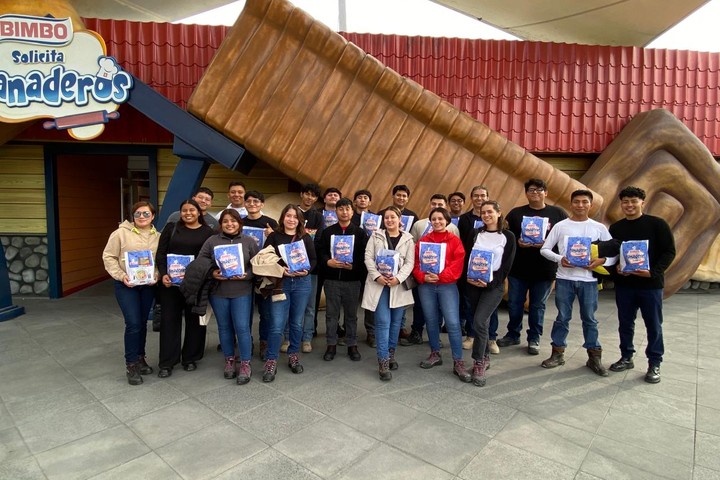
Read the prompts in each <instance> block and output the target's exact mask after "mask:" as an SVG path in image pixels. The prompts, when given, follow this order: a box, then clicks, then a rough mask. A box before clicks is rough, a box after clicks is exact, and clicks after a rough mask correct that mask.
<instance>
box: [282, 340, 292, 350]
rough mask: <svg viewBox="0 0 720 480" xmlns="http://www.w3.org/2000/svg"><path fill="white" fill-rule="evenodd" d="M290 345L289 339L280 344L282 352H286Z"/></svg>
mask: <svg viewBox="0 0 720 480" xmlns="http://www.w3.org/2000/svg"><path fill="white" fill-rule="evenodd" d="M289 346H290V342H288V341H287V340H285V341H283V342H282V345H280V351H281V352H282V353H286V352H287V349H288V347H289Z"/></svg>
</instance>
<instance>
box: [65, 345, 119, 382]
mask: <svg viewBox="0 0 720 480" xmlns="http://www.w3.org/2000/svg"><path fill="white" fill-rule="evenodd" d="M111 352H113V353H115V354H116V355H117V357H118V359H120V358H122V357H121V355H122V350H121V349H120V348H119V347H117V346H115V347H108V346H107V345H101V346H93V347H90V348H88V347H87V346H86V348H82V349H74V348H72V349H68V350H63V351H61V352H59V353H57V354H56V355H55V358H57V359H58V362H59V363H60V364H61V365H62V366H64V367H65V368H66V369H67V371H68V372H70V373H71V374H72V375H73V376H74V377H75V378H77V379H78V380H81V381H82V380H87V379H90V378H95V377H99V376H101V375H111V374H113V373H114V372H116V371H117V370H118V369H120V370H122V363H120V362H117V363H116V362H113V361H110V358H111V356H112V353H111Z"/></svg>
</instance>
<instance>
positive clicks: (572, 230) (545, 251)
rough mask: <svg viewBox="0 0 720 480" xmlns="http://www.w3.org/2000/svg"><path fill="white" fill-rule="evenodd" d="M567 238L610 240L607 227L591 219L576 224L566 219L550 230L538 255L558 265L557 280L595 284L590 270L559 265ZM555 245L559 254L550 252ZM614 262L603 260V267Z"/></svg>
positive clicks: (595, 280) (614, 258)
mask: <svg viewBox="0 0 720 480" xmlns="http://www.w3.org/2000/svg"><path fill="white" fill-rule="evenodd" d="M568 237H590V240H591V241H593V242H594V241H596V240H610V239H612V236H611V235H610V232H609V231H608V229H607V227H605V225H603V224H602V223H599V222H596V221H595V220H591V219H587V220H585V221H583V222H576V221H575V220H571V219H569V218H567V219H565V220H563V221H561V222H558V223H557V224H556V225H555V226H554V227H553V229H552V230H550V233H549V234H548V236H547V238H546V239H545V243H544V244H543V246H542V248H541V249H540V254H541V255H542V256H543V257H545V258H547V259H548V260H551V261H553V262H556V263H557V264H558V270H557V278H559V279H562V280H570V281H579V282H597V279H596V278H595V277H593V276H592V272H591V271H590V270H586V269H584V268H580V267H563V266H562V263H560V261H561V260H562V258H563V257H564V256H565V253H566V252H565V250H566V249H567V239H568ZM556 245H557V247H558V251H559V252H560V253H559V254H557V253H555V252H553V251H552V249H553V247H555V246H556ZM616 260H617V259H616V257H613V258H609V259H607V260H605V263H604V265H612V264H614V263H615V261H616Z"/></svg>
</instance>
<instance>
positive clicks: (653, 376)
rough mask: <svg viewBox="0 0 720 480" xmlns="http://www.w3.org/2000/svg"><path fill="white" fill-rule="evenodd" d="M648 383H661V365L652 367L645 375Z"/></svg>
mask: <svg viewBox="0 0 720 480" xmlns="http://www.w3.org/2000/svg"><path fill="white" fill-rule="evenodd" d="M645 381H646V382H647V383H660V365H650V367H649V368H648V371H647V373H646V374H645Z"/></svg>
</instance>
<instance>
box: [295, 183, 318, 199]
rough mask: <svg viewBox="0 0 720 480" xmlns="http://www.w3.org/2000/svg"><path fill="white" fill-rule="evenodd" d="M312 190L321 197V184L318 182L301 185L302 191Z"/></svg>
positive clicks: (311, 191)
mask: <svg viewBox="0 0 720 480" xmlns="http://www.w3.org/2000/svg"><path fill="white" fill-rule="evenodd" d="M307 192H310V193H312V194H314V195H315V196H316V197H318V198H320V186H318V184H317V183H306V184H304V185H303V186H302V187H300V193H307Z"/></svg>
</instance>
